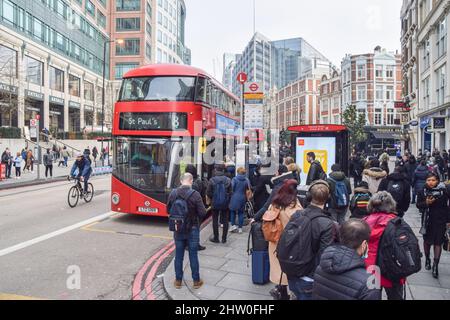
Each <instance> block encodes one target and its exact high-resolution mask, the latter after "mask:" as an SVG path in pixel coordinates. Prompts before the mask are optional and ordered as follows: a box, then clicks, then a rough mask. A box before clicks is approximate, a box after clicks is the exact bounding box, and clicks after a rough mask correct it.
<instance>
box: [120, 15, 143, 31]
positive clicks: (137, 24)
mask: <svg viewBox="0 0 450 320" xmlns="http://www.w3.org/2000/svg"><path fill="white" fill-rule="evenodd" d="M140 29H141V19H140V18H117V19H116V31H139V30H140Z"/></svg>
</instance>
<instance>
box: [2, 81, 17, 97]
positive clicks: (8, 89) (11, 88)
mask: <svg viewBox="0 0 450 320" xmlns="http://www.w3.org/2000/svg"><path fill="white" fill-rule="evenodd" d="M0 91H3V92H9V93H14V94H17V91H19V88H17V87H15V86H11V85H9V84H5V83H0Z"/></svg>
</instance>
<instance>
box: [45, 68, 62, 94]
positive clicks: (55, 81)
mask: <svg viewBox="0 0 450 320" xmlns="http://www.w3.org/2000/svg"><path fill="white" fill-rule="evenodd" d="M48 76H49V85H50V89H52V90H56V91H60V92H64V71H62V70H60V69H57V68H55V67H52V66H50V68H49V74H48Z"/></svg>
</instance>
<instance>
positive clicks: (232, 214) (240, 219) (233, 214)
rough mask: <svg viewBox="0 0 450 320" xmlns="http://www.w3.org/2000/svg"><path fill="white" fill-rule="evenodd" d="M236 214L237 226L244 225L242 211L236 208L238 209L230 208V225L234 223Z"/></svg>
mask: <svg viewBox="0 0 450 320" xmlns="http://www.w3.org/2000/svg"><path fill="white" fill-rule="evenodd" d="M236 215H238V220H239V221H238V225H239V228H242V226H243V225H244V211H242V210H238V211H234V210H231V211H230V216H231V225H232V226H235V225H236Z"/></svg>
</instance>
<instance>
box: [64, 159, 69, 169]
mask: <svg viewBox="0 0 450 320" xmlns="http://www.w3.org/2000/svg"><path fill="white" fill-rule="evenodd" d="M67 160H69V158H67V157H64V166H65V167H67Z"/></svg>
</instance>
